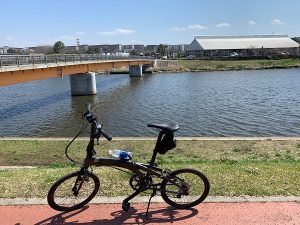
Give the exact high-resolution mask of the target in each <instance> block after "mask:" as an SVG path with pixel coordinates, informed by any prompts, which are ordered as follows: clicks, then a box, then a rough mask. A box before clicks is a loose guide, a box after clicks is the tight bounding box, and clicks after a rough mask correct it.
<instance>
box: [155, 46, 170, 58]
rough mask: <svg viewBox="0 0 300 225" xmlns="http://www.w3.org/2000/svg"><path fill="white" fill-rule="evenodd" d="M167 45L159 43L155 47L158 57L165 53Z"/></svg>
mask: <svg viewBox="0 0 300 225" xmlns="http://www.w3.org/2000/svg"><path fill="white" fill-rule="evenodd" d="M167 47H168V46H167V45H163V44H160V45H159V46H158V47H157V53H158V54H159V55H160V57H162V56H164V55H166V54H167Z"/></svg>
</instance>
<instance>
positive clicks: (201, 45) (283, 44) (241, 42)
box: [186, 35, 299, 58]
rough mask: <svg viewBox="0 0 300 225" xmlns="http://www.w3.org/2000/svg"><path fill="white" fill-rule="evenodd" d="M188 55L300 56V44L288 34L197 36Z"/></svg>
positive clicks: (211, 56) (219, 56) (205, 56)
mask: <svg viewBox="0 0 300 225" xmlns="http://www.w3.org/2000/svg"><path fill="white" fill-rule="evenodd" d="M186 55H187V56H195V57H196V58H223V57H241V58H243V57H245V58H249V57H266V58H273V57H275V58H276V57H278V56H280V57H281V56H282V57H287V56H299V44H298V43H297V42H295V41H293V40H292V39H291V38H289V37H288V36H287V35H247V36H195V38H194V40H193V41H192V43H191V44H190V45H189V46H188V47H187V49H186Z"/></svg>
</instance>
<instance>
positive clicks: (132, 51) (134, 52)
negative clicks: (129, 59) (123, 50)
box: [129, 49, 138, 56]
mask: <svg viewBox="0 0 300 225" xmlns="http://www.w3.org/2000/svg"><path fill="white" fill-rule="evenodd" d="M129 54H130V55H131V56H136V55H138V52H137V51H136V50H134V49H132V50H131V51H130V52H129Z"/></svg>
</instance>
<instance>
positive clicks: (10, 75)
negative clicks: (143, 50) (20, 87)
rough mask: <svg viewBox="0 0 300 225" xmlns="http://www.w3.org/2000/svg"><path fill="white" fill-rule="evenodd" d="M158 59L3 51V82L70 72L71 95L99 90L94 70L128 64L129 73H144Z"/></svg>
mask: <svg viewBox="0 0 300 225" xmlns="http://www.w3.org/2000/svg"><path fill="white" fill-rule="evenodd" d="M154 64H155V59H152V58H149V57H143V56H138V57H135V56H118V55H104V54H92V55H90V54H89V55H87V54H86V55H79V54H77V55H69V54H68V55H3V56H0V86H6V85H12V84H17V83H22V82H28V81H33V80H41V79H48V78H55V77H63V76H68V75H69V76H70V85H71V93H72V95H91V94H96V93H97V89H96V78H95V72H97V71H103V70H110V69H113V68H122V67H128V68H129V74H130V76H142V74H143V71H144V70H145V69H146V68H147V67H150V66H154Z"/></svg>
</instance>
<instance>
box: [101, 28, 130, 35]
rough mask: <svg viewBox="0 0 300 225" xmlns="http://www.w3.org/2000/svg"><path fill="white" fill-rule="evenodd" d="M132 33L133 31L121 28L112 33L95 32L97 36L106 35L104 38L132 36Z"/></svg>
mask: <svg viewBox="0 0 300 225" xmlns="http://www.w3.org/2000/svg"><path fill="white" fill-rule="evenodd" d="M133 33H135V30H129V29H123V28H116V29H114V30H113V31H105V32H97V34H98V35H106V36H113V35H122V34H133Z"/></svg>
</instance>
